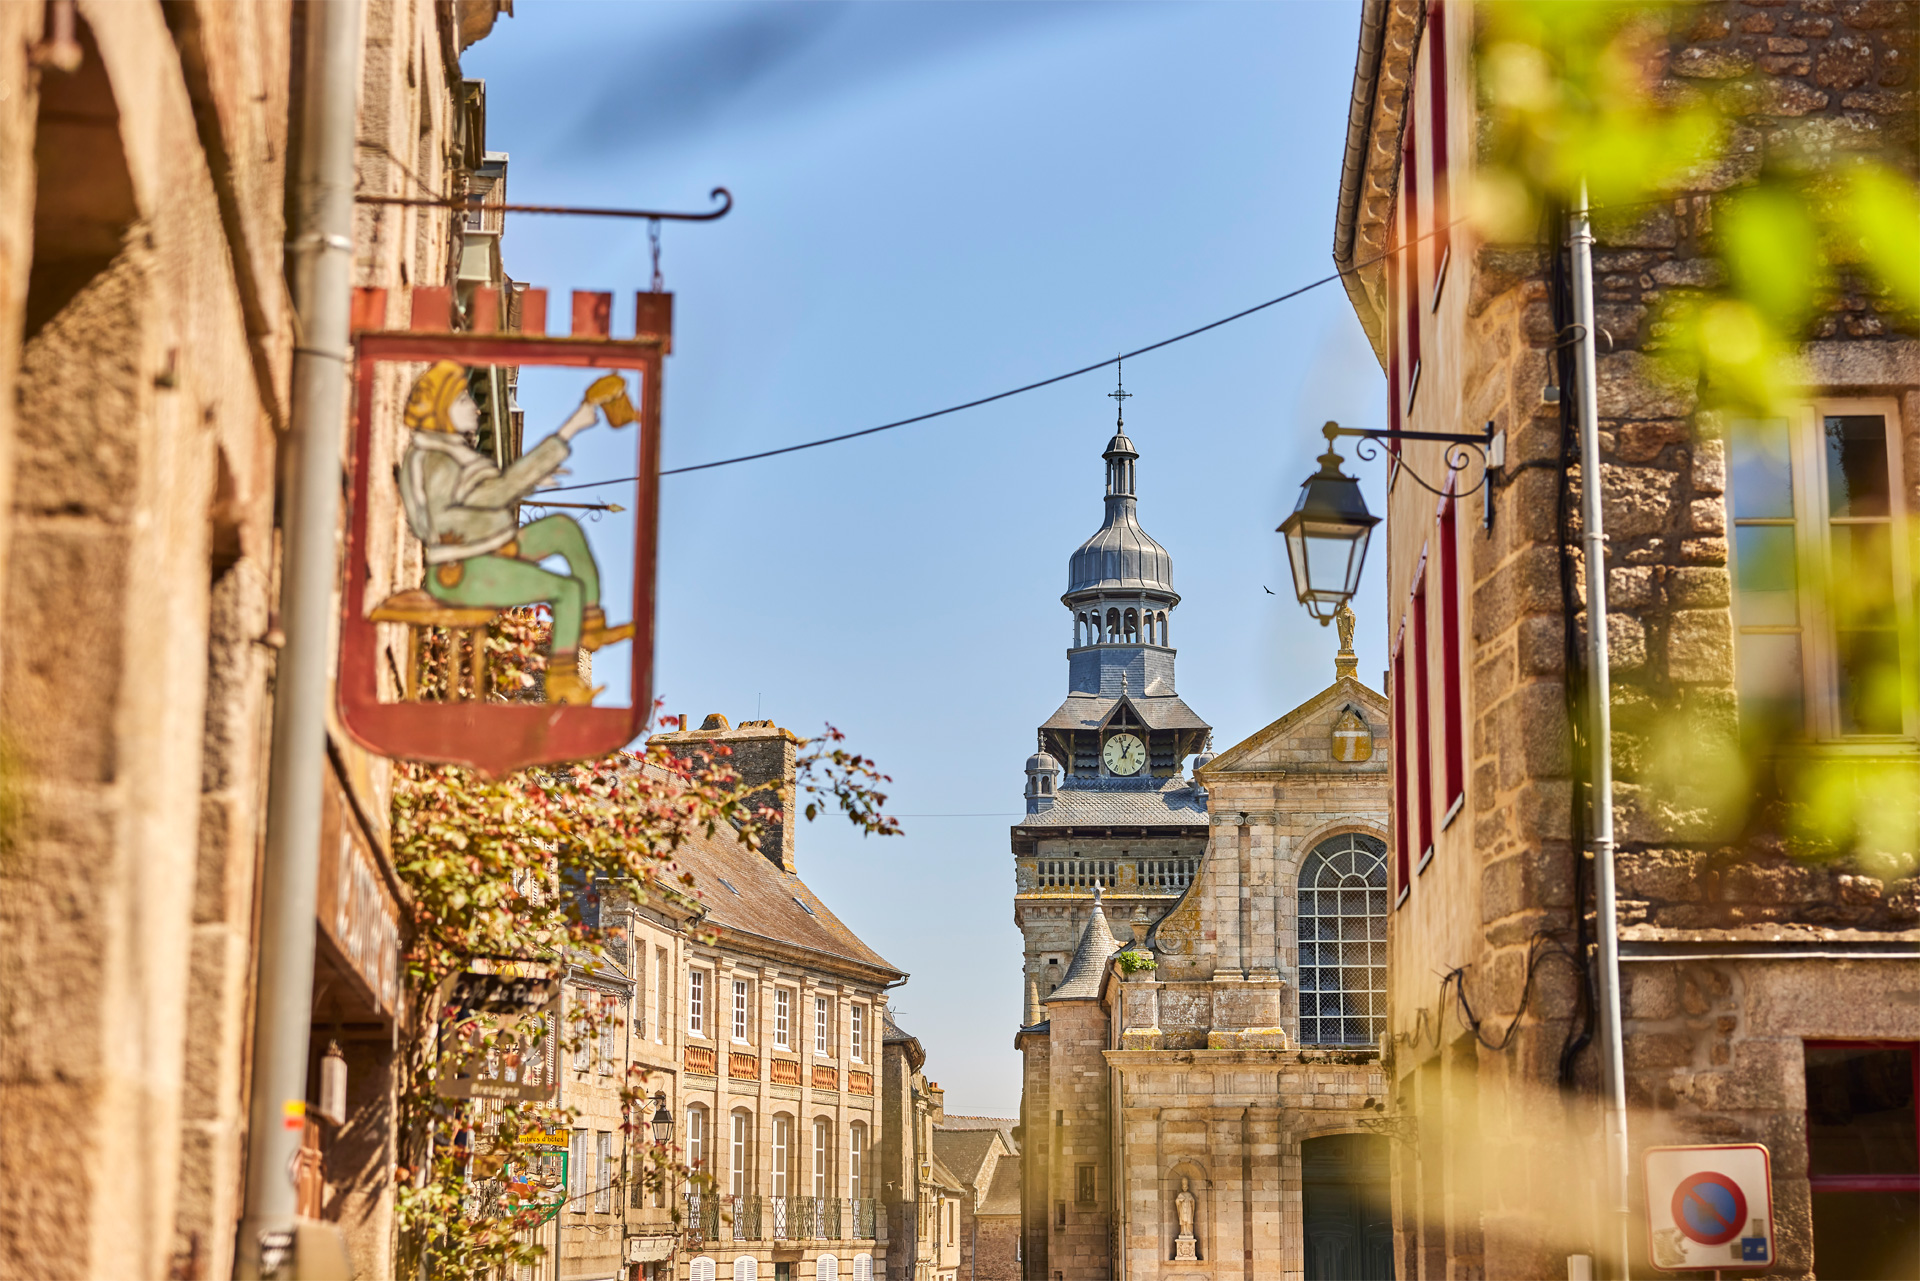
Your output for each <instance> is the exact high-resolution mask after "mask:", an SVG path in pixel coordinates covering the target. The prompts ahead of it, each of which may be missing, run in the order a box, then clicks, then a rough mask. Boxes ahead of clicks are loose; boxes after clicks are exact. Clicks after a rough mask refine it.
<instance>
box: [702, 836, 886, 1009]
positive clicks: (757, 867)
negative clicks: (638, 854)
mask: <svg viewBox="0 0 1920 1281" xmlns="http://www.w3.org/2000/svg"><path fill="white" fill-rule="evenodd" d="M674 861H675V863H677V864H678V865H679V866H680V868H681V869H682V870H684V871H688V872H691V873H693V879H694V887H695V888H696V889H697V890H699V892H700V898H701V903H702V905H703V906H704V907H705V908H706V910H707V920H709V921H711V922H712V923H713V924H714V925H717V926H719V927H720V928H721V929H722V930H723V931H726V932H727V933H731V934H735V935H757V936H758V937H760V938H764V939H771V940H773V941H774V942H777V943H784V944H787V945H788V946H791V947H798V948H804V949H806V950H807V951H810V952H818V953H820V954H822V955H823V956H827V957H832V958H837V959H840V960H845V961H852V962H854V963H856V964H859V965H862V966H867V967H869V968H872V969H878V970H884V971H886V972H887V973H889V974H893V975H897V976H898V977H899V978H905V977H906V973H905V971H903V970H901V969H899V968H898V967H896V966H895V965H893V964H892V963H891V962H889V961H888V960H887V959H886V958H885V957H883V956H881V955H880V954H879V953H878V952H875V951H874V950H873V949H872V948H870V947H868V946H867V945H866V944H865V943H863V942H861V941H860V937H859V935H857V934H855V933H854V932H853V931H852V930H850V929H848V928H847V926H846V924H845V922H843V921H841V919H840V918H839V917H837V916H835V915H834V914H833V912H832V911H831V910H830V909H829V908H828V907H827V905H826V904H825V903H824V902H822V901H821V899H820V896H819V895H817V894H815V893H814V892H813V891H812V890H810V889H808V888H807V884H806V882H804V881H802V880H801V879H800V878H799V877H798V876H796V875H794V874H793V873H792V872H789V871H786V870H785V869H784V868H780V867H777V866H775V865H774V864H773V863H772V862H771V861H770V860H768V859H767V858H765V857H764V856H762V855H760V854H757V853H755V852H754V851H752V850H749V849H748V848H747V847H746V846H745V845H743V844H741V843H740V842H739V841H738V840H737V839H735V837H734V835H733V833H732V832H731V831H728V830H726V829H722V830H721V831H719V832H717V833H715V834H714V835H713V836H712V837H704V836H701V837H696V838H694V839H693V840H690V841H688V842H687V844H685V845H683V846H681V847H680V849H679V850H678V851H677V852H676V854H675V855H674Z"/></svg>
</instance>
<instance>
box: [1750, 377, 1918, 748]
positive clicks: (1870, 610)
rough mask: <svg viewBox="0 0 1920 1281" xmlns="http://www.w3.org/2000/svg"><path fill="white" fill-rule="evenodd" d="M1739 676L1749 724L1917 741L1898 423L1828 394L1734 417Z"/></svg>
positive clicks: (1886, 408) (1877, 409)
mask: <svg viewBox="0 0 1920 1281" xmlns="http://www.w3.org/2000/svg"><path fill="white" fill-rule="evenodd" d="M1727 463H1728V467H1727V473H1728V474H1727V512H1728V516H1729V518H1730V521H1731V524H1732V527H1733V528H1732V531H1731V532H1732V535H1733V537H1732V540H1731V543H1732V546H1731V553H1732V571H1733V620H1734V629H1735V640H1734V670H1735V686H1736V689H1737V691H1738V694H1739V706H1740V718H1741V723H1742V727H1743V729H1745V730H1746V731H1748V732H1749V733H1750V734H1758V735H1762V736H1767V735H1784V736H1798V735H1806V736H1809V737H1812V738H1814V739H1846V738H1887V737H1896V736H1905V737H1911V736H1912V735H1913V734H1914V733H1915V732H1916V730H1920V723H1917V718H1916V709H1915V707H1914V693H1913V682H1912V679H1911V677H1910V676H1909V675H1908V674H1907V669H1908V668H1910V667H1911V666H1912V659H1911V658H1910V657H1909V656H1908V654H1909V652H1910V651H1911V648H1912V645H1913V639H1912V637H1913V632H1912V617H1911V611H1912V604H1913V600H1912V590H1911V586H1910V584H1911V583H1912V582H1913V566H1912V565H1911V564H1910V563H1909V556H1910V551H1911V548H1910V546H1909V543H1908V538H1907V532H1906V524H1907V516H1908V513H1907V512H1906V511H1905V510H1904V504H1903V503H1902V501H1901V497H1902V494H1903V492H1904V486H1903V483H1902V477H1901V467H1900V421H1899V415H1898V411H1897V406H1896V405H1895V404H1894V402H1892V401H1881V400H1839V399H1835V400H1821V401H1814V402H1810V403H1807V404H1803V405H1800V406H1798V407H1796V408H1795V409H1794V410H1793V411H1791V412H1790V413H1789V414H1788V415H1787V416H1786V417H1783V418H1769V419H1744V420H1736V421H1734V422H1733V423H1731V424H1730V427H1729V431H1728V438H1727Z"/></svg>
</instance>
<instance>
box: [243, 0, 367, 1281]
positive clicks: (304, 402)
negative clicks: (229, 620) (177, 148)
mask: <svg viewBox="0 0 1920 1281" xmlns="http://www.w3.org/2000/svg"><path fill="white" fill-rule="evenodd" d="M303 9H304V17H305V21H306V65H305V67H304V69H303V77H302V80H303V83H302V86H301V99H300V105H299V112H300V114H299V121H300V134H301V146H300V161H299V165H300V167H299V176H298V180H297V183H296V185H295V188H294V209H293V215H294V231H295V235H294V238H293V240H292V241H291V242H290V243H289V245H288V247H287V267H288V276H289V283H290V285H291V292H292V296H293V304H294V310H295V314H296V315H297V317H298V319H299V326H300V328H299V332H298V335H297V342H298V345H297V346H296V347H295V348H294V354H293V392H292V405H291V411H292V412H291V414H290V415H289V418H290V423H289V430H288V439H287V441H286V448H287V450H288V452H289V454H290V455H291V463H292V465H291V467H290V468H289V469H288V472H287V481H286V484H287V491H286V498H287V517H286V526H285V534H284V539H285V550H284V559H283V565H284V569H283V582H282V594H281V602H280V617H281V621H282V627H283V629H284V631H285V633H286V637H287V643H286V647H285V648H284V649H282V650H281V651H280V661H279V664H278V666H277V669H276V671H275V674H274V697H273V745H272V752H273V755H272V760H271V763H270V764H269V767H268V782H267V828H266V857H265V860H264V864H263V867H262V872H261V895H260V941H259V949H260V952H259V962H258V971H257V975H256V985H255V1004H254V1022H253V1081H252V1103H251V1108H250V1110H249V1114H248V1126H247V1186H246V1210H245V1213H244V1214H243V1215H242V1217H241V1220H240V1239H239V1241H238V1242H237V1250H236V1273H237V1275H239V1276H242V1277H272V1276H276V1275H285V1274H287V1273H289V1272H291V1271H292V1270H293V1269H292V1267H290V1266H289V1265H290V1264H291V1263H292V1259H291V1252H292V1246H293V1229H294V1226H295V1213H296V1208H297V1202H296V1197H295V1189H294V1184H293V1170H294V1164H295V1161H296V1160H297V1158H298V1154H299V1150H300V1141H301V1136H302V1133H303V1131H304V1128H305V1113H306V1097H307V1052H308V1050H307V1038H308V1032H309V1030H310V1025H311V1022H312V1017H313V1016H312V1009H313V946H314V899H315V895H316V890H317V884H316V882H317V876H318V870H319V855H320V790H321V772H322V771H323V770H325V769H326V768H327V754H326V752H327V744H326V737H327V730H326V701H327V686H328V679H329V676H330V674H331V668H332V661H333V653H332V648H331V644H330V642H331V637H332V628H331V626H330V624H331V621H332V615H333V593H334V586H335V583H336V581H337V578H338V573H337V567H336V560H337V554H336V551H335V524H336V522H337V520H338V517H339V503H340V440H341V424H342V423H344V422H345V415H346V392H347V374H346V362H347V333H348V313H349V307H350V305H351V300H352V286H353V165H354V131H355V126H356V123H357V117H358V94H359V84H360V16H361V6H360V3H359V0H346V2H343V3H336V2H332V0H326V2H312V3H308V4H306V5H304V6H303Z"/></svg>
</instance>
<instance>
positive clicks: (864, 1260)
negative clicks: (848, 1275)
mask: <svg viewBox="0 0 1920 1281" xmlns="http://www.w3.org/2000/svg"><path fill="white" fill-rule="evenodd" d="M707 1281H713V1279H712V1278H711V1277H709V1278H708V1279H707ZM853 1281H873V1256H872V1255H871V1254H856V1255H854V1256H853Z"/></svg>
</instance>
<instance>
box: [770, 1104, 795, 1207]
mask: <svg viewBox="0 0 1920 1281" xmlns="http://www.w3.org/2000/svg"><path fill="white" fill-rule="evenodd" d="M792 1149H793V1118H792V1117H790V1116H776V1117H774V1118H773V1194H774V1195H775V1196H777V1197H784V1196H786V1195H787V1161H788V1158H789V1156H790V1154H791V1152H792Z"/></svg>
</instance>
